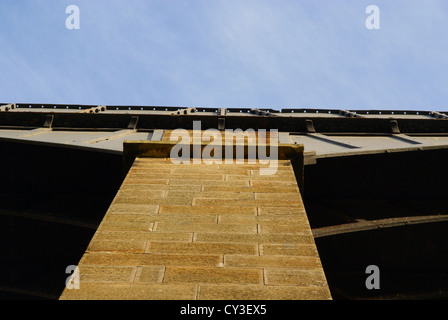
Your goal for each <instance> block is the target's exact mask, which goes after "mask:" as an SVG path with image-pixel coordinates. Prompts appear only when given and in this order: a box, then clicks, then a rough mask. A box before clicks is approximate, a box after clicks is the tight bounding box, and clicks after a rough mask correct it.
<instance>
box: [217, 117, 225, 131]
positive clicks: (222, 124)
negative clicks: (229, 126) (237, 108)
mask: <svg viewBox="0 0 448 320" xmlns="http://www.w3.org/2000/svg"><path fill="white" fill-rule="evenodd" d="M225 128H226V119H225V118H218V130H224V129H225Z"/></svg>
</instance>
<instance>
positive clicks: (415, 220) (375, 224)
mask: <svg viewBox="0 0 448 320" xmlns="http://www.w3.org/2000/svg"><path fill="white" fill-rule="evenodd" d="M440 221H448V215H432V216H417V217H400V218H389V219H378V220H370V221H369V220H360V221H358V222H354V223H347V224H341V225H336V226H329V227H322V228H316V229H313V230H312V231H313V236H314V238H321V237H328V236H334V235H339V234H344V233H352V232H360V231H367V230H375V229H383V228H392V227H402V226H406V225H413V224H422V223H432V222H440Z"/></svg>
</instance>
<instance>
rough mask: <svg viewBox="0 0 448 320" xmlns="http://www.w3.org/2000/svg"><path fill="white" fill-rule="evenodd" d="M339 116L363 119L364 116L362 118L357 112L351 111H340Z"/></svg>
mask: <svg viewBox="0 0 448 320" xmlns="http://www.w3.org/2000/svg"><path fill="white" fill-rule="evenodd" d="M339 114H340V115H342V116H344V117H350V118H362V116H360V115H359V114H357V113H356V112H352V111H349V110H339Z"/></svg>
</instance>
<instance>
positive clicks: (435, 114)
mask: <svg viewBox="0 0 448 320" xmlns="http://www.w3.org/2000/svg"><path fill="white" fill-rule="evenodd" d="M430 115H431V117H434V118H437V119H448V116H447V115H446V114H444V113H440V112H437V111H431V112H430Z"/></svg>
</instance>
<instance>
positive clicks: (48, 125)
mask: <svg viewBox="0 0 448 320" xmlns="http://www.w3.org/2000/svg"><path fill="white" fill-rule="evenodd" d="M53 120H54V116H53V115H48V116H46V117H45V122H44V125H43V127H44V128H51V127H52V126H53Z"/></svg>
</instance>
